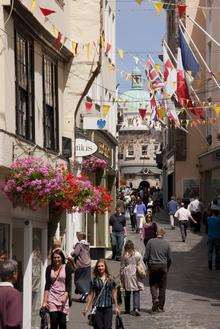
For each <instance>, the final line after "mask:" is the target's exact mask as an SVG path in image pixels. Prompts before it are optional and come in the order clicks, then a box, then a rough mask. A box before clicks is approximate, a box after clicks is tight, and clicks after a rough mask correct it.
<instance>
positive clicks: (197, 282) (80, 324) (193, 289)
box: [69, 213, 220, 329]
mask: <svg viewBox="0 0 220 329" xmlns="http://www.w3.org/2000/svg"><path fill="white" fill-rule="evenodd" d="M156 220H157V223H160V225H161V226H163V227H164V228H165V229H166V232H167V234H166V239H167V240H168V241H169V242H170V244H171V248H172V252H173V264H172V267H171V270H170V273H169V276H168V289H167V300H166V305H165V312H164V313H159V314H151V296H150V291H149V287H148V284H146V288H145V291H144V292H143V293H142V300H141V317H133V316H131V315H123V314H122V317H123V319H124V323H125V328H136V329H142V328H153V329H174V328H175V329H188V328H191V329H220V280H219V279H220V273H219V272H217V271H212V272H210V271H209V270H208V268H207V257H206V254H207V240H206V235H204V233H201V234H200V235H195V234H193V233H191V232H189V234H188V236H187V241H186V243H183V242H181V239H180V232H179V228H176V229H175V230H173V231H171V230H170V227H169V225H168V219H167V217H166V215H165V214H164V213H160V219H158V218H157V219H156ZM128 226H129V238H130V239H132V240H133V241H134V242H135V245H136V247H137V248H138V249H139V250H142V251H143V245H142V242H141V241H140V240H139V237H138V236H137V235H136V234H135V233H132V232H131V230H130V223H129V225H128ZM203 232H204V229H203ZM108 265H109V268H110V271H111V273H112V274H113V275H114V276H117V275H118V271H119V263H118V262H115V261H114V262H113V261H111V260H109V261H108ZM83 307H84V305H83V304H80V303H77V302H73V305H72V308H71V316H70V323H69V328H80V329H86V328H89V327H88V325H87V323H86V322H87V321H86V319H85V318H84V317H83V315H82V309H83ZM122 313H123V307H122Z"/></svg>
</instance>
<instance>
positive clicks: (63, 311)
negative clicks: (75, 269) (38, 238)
mask: <svg viewBox="0 0 220 329" xmlns="http://www.w3.org/2000/svg"><path fill="white" fill-rule="evenodd" d="M71 280H72V268H71V266H69V265H68V264H66V263H65V255H64V253H63V251H62V250H61V249H55V250H54V251H53V252H52V255H51V265H49V266H47V269H46V284H45V290H44V299H43V305H42V306H43V307H45V308H47V309H48V310H49V314H50V325H51V326H50V328H51V329H58V328H59V329H66V328H67V325H66V316H67V315H68V314H69V300H70V294H71Z"/></svg>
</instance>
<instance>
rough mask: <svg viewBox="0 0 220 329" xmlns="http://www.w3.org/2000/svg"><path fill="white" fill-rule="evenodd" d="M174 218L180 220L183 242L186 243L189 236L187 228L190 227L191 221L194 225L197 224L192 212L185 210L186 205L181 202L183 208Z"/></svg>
mask: <svg viewBox="0 0 220 329" xmlns="http://www.w3.org/2000/svg"><path fill="white" fill-rule="evenodd" d="M174 216H175V217H176V218H177V219H178V220H179V224H180V233H181V236H182V241H183V242H185V241H186V236H187V227H188V222H189V220H190V219H191V220H192V221H193V222H194V223H196V221H195V220H194V219H193V217H192V215H191V213H190V211H189V210H188V209H186V208H185V205H184V203H183V202H181V206H180V208H179V209H178V210H177V211H176V213H175V215H174Z"/></svg>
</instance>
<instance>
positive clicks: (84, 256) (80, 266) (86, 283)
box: [68, 232, 91, 302]
mask: <svg viewBox="0 0 220 329" xmlns="http://www.w3.org/2000/svg"><path fill="white" fill-rule="evenodd" d="M76 236H77V239H78V242H77V243H76V245H75V247H74V250H73V252H72V253H71V256H70V257H68V260H69V261H70V262H71V263H72V265H73V267H74V270H75V271H74V283H75V293H76V294H80V295H81V298H80V299H79V301H80V302H85V301H86V297H87V295H88V292H89V288H90V281H91V258H90V244H89V242H87V241H86V234H85V233H84V232H77V233H76Z"/></svg>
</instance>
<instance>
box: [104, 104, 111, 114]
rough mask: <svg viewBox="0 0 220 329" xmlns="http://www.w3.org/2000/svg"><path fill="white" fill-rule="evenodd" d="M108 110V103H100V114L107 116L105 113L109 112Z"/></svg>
mask: <svg viewBox="0 0 220 329" xmlns="http://www.w3.org/2000/svg"><path fill="white" fill-rule="evenodd" d="M109 111H110V105H107V104H104V105H102V115H103V116H104V117H107V115H108V114H109Z"/></svg>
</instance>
